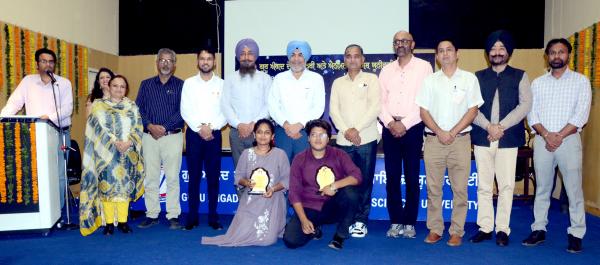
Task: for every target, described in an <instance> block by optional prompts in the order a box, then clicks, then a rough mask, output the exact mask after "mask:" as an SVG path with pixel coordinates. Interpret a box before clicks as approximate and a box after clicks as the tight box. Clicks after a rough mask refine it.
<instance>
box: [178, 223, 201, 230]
mask: <svg viewBox="0 0 600 265" xmlns="http://www.w3.org/2000/svg"><path fill="white" fill-rule="evenodd" d="M197 226H198V221H195V222H189V221H188V222H186V225H185V226H183V227H181V230H188V231H189V230H192V229H194V227H197Z"/></svg>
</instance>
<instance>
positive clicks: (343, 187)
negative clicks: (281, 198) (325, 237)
mask: <svg viewBox="0 0 600 265" xmlns="http://www.w3.org/2000/svg"><path fill="white" fill-rule="evenodd" d="M305 130H306V134H307V135H308V142H309V144H310V148H308V149H306V150H304V151H303V152H301V153H300V154H298V155H297V156H296V157H295V158H294V160H293V161H292V165H291V169H290V184H289V185H290V186H289V195H288V197H289V200H290V203H291V204H292V206H293V207H294V210H295V212H296V215H295V216H294V217H292V219H291V220H290V221H289V223H288V224H287V225H286V227H285V232H284V235H283V242H284V243H285V245H286V246H287V247H288V248H298V247H301V246H304V245H306V244H307V243H308V242H309V241H310V240H312V239H313V238H314V239H320V238H321V236H322V234H321V230H320V228H319V227H320V226H321V224H325V223H337V230H336V233H335V235H334V236H333V239H332V240H331V242H330V243H329V247H331V248H333V249H337V250H339V249H341V248H342V245H343V242H344V239H346V238H348V237H349V232H348V227H349V226H350V225H351V224H352V222H353V221H354V215H355V212H356V209H357V205H358V200H359V195H358V193H357V192H356V190H355V189H354V187H353V186H356V185H358V184H360V182H361V181H362V176H361V173H360V169H359V168H358V167H357V166H356V165H354V163H352V159H350V156H348V154H346V152H344V151H342V150H341V149H338V148H335V147H332V146H328V145H327V144H328V143H329V139H330V137H331V125H329V123H327V122H326V121H324V120H312V121H309V122H308V123H306V127H305ZM317 175H319V177H317ZM327 179H330V181H331V180H333V183H331V184H329V182H330V181H327ZM317 182H319V183H321V185H324V186H322V187H321V188H320V185H319V183H317Z"/></svg>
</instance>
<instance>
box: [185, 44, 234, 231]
mask: <svg viewBox="0 0 600 265" xmlns="http://www.w3.org/2000/svg"><path fill="white" fill-rule="evenodd" d="M214 68H215V52H214V51H213V50H212V49H210V48H203V49H201V50H200V52H198V69H199V70H200V71H199V73H198V74H197V75H195V76H192V77H190V78H188V79H186V80H185V82H184V83H183V90H182V92H181V116H182V117H183V120H185V123H186V124H187V126H188V128H187V130H186V133H185V147H186V148H185V149H186V156H185V158H186V162H187V166H188V176H189V182H188V198H189V199H188V206H189V212H188V215H187V219H186V222H185V227H184V229H185V230H191V229H192V228H193V227H194V226H198V206H199V203H200V198H199V193H200V179H201V178H202V169H203V168H204V172H206V180H207V193H208V225H209V226H210V227H212V228H213V229H215V230H221V229H223V226H222V225H221V224H220V223H219V216H218V214H217V199H218V195H219V178H220V177H221V128H223V126H225V123H226V122H225V116H224V115H223V113H222V112H221V93H222V92H223V79H221V78H219V77H218V76H216V75H215V74H214V73H213V70H214Z"/></svg>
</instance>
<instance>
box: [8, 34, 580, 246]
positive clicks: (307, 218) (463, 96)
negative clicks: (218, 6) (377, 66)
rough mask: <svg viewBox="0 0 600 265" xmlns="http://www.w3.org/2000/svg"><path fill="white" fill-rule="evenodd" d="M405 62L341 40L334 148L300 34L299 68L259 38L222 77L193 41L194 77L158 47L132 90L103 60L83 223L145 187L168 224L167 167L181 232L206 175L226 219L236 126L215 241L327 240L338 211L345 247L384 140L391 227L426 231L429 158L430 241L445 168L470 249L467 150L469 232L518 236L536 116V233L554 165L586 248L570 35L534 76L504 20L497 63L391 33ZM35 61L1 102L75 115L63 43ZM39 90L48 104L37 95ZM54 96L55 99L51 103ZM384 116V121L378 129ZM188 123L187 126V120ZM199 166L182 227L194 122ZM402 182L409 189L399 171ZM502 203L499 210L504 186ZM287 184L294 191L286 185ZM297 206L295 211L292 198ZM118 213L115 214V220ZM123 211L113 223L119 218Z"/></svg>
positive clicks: (540, 235) (493, 53)
mask: <svg viewBox="0 0 600 265" xmlns="http://www.w3.org/2000/svg"><path fill="white" fill-rule="evenodd" d="M391 44H392V47H393V50H394V52H395V55H396V57H397V59H396V60H395V61H393V62H391V63H389V64H387V65H386V66H385V67H384V68H383V69H382V70H381V73H380V74H379V76H377V75H375V74H373V73H368V72H363V71H362V66H363V63H364V60H365V57H364V53H363V49H362V47H361V46H359V45H357V44H351V45H348V46H347V47H346V49H345V50H344V65H345V67H346V68H347V74H346V75H344V76H342V77H340V78H338V79H336V80H335V81H334V82H333V85H332V87H331V95H330V102H329V108H330V113H329V114H330V116H331V120H332V122H333V125H334V126H335V127H336V128H337V130H338V134H337V137H336V140H335V141H336V144H335V145H330V143H329V142H330V140H331V139H332V132H333V129H332V126H331V125H330V124H329V123H328V122H327V121H325V120H321V119H319V118H320V117H321V116H322V114H323V112H324V108H325V85H324V82H323V78H322V76H321V75H319V74H318V73H315V72H313V71H310V70H308V69H307V68H306V63H307V61H308V60H309V58H310V57H311V54H312V50H311V47H310V45H309V44H308V43H307V42H305V41H291V42H289V44H288V46H287V50H286V52H287V57H288V59H289V70H287V71H284V72H282V73H280V74H278V75H276V76H275V77H274V78H271V77H270V76H269V75H267V74H265V73H264V72H262V71H258V70H257V67H256V60H257V58H258V56H259V47H258V44H257V43H256V42H255V41H254V40H252V39H243V40H240V41H239V42H238V44H237V46H236V48H235V53H236V59H237V60H238V62H239V70H237V71H236V72H235V73H231V74H229V75H227V78H226V79H225V80H223V79H221V78H219V77H218V76H217V75H215V74H214V72H213V71H214V68H215V51H214V50H212V49H211V48H202V49H200V51H199V52H198V54H197V67H198V70H199V72H198V74H197V75H195V76H192V77H190V78H188V79H186V80H185V81H184V80H181V79H179V78H177V77H176V76H174V72H175V68H176V62H177V59H176V54H175V52H173V51H172V50H170V49H166V48H165V49H161V50H160V51H159V52H158V54H157V57H156V67H157V70H158V75H157V76H155V77H152V78H149V79H146V80H144V81H142V83H141V85H140V89H139V92H138V95H137V98H136V100H135V102H134V101H132V100H129V99H128V98H127V97H126V95H127V92H128V90H129V85H128V82H127V79H126V78H125V77H123V76H121V75H114V74H113V73H112V72H111V71H110V70H108V69H105V68H103V69H101V70H100V72H99V73H98V75H97V77H96V84H95V86H94V91H93V92H92V94H91V96H90V100H89V101H88V104H89V107H88V115H89V117H88V119H87V125H86V130H85V139H86V140H85V148H84V159H83V179H82V192H81V195H80V201H81V203H80V225H81V233H82V234H83V235H88V234H91V233H93V232H94V231H95V230H96V229H97V228H98V227H100V226H101V225H104V231H103V233H104V234H107V235H110V234H113V232H114V224H115V223H118V225H117V228H118V229H119V230H120V231H121V232H123V233H129V232H131V231H132V230H131V228H130V227H129V226H128V225H127V209H128V205H129V202H130V201H132V200H136V199H137V198H139V197H140V196H141V195H144V201H145V206H146V219H145V220H143V221H142V222H141V223H140V224H139V225H138V227H139V228H148V227H151V226H153V225H156V224H158V223H159V220H158V216H159V213H160V212H161V208H160V204H159V183H160V179H159V178H160V171H161V165H162V168H163V169H164V173H165V177H166V184H167V198H166V218H167V219H168V221H169V227H170V228H171V229H180V228H181V229H184V230H191V229H193V228H194V227H195V226H198V225H199V222H198V206H199V186H200V180H201V178H202V176H203V173H202V172H203V171H204V172H205V176H206V180H207V184H208V189H207V191H208V209H209V210H208V212H209V214H208V223H209V226H210V227H212V228H213V229H215V230H220V229H222V228H223V226H222V225H221V223H220V222H219V218H218V214H217V197H218V191H219V177H220V168H221V149H222V146H221V142H222V139H221V137H222V136H221V129H222V128H223V127H224V126H226V125H227V124H229V126H230V128H231V130H230V133H229V136H228V137H229V142H230V145H231V152H232V156H233V160H234V166H235V181H234V183H235V185H236V187H237V188H238V194H239V196H240V199H239V205H238V209H237V211H236V215H235V217H234V218H233V221H232V223H231V225H230V226H229V228H228V230H227V233H226V234H224V235H221V236H216V237H203V238H202V244H210V245H220V246H247V245H270V244H273V243H275V242H276V240H277V239H278V238H281V237H282V238H283V242H284V243H285V245H286V246H287V247H289V248H297V247H301V246H303V245H305V244H307V243H308V242H310V241H311V240H312V239H320V238H321V237H322V232H321V226H322V225H323V224H327V223H336V224H337V228H336V231H335V234H334V235H333V238H332V240H331V241H330V243H329V246H330V247H331V248H334V249H341V248H342V247H343V243H344V241H345V240H346V239H348V238H349V237H356V238H360V237H365V236H366V235H367V234H368V230H367V224H368V216H369V212H370V205H371V200H370V199H371V191H372V188H373V177H374V171H375V160H376V153H377V143H378V141H379V140H380V138H383V139H382V140H383V151H384V155H385V159H384V161H385V170H386V176H387V179H386V191H387V210H388V213H389V218H390V228H389V230H388V231H387V233H386V236H387V237H391V238H398V237H404V238H415V237H416V235H417V232H416V230H415V224H416V221H417V213H418V208H419V192H420V187H419V175H420V172H419V171H420V160H421V157H423V159H424V161H425V170H426V186H427V228H428V229H429V233H428V234H427V236H426V237H425V242H426V243H431V244H433V243H436V242H438V241H440V240H441V239H442V238H443V234H444V230H445V226H444V220H443V217H442V188H443V183H444V182H445V172H446V170H448V178H449V183H450V184H451V188H452V193H453V209H452V217H451V225H450V227H449V230H448V231H449V240H448V241H447V244H448V245H449V246H459V245H461V244H462V239H463V236H464V234H465V231H464V224H465V220H466V213H467V182H468V178H469V175H470V170H471V151H472V145H473V146H474V150H473V152H474V156H475V160H476V164H477V171H478V178H479V185H478V191H477V194H478V196H477V200H478V205H479V208H478V214H477V224H478V226H479V230H478V232H477V233H476V234H475V235H473V236H472V237H471V238H470V241H471V242H473V243H478V242H482V241H484V240H489V239H491V238H492V232H493V231H495V232H496V244H497V245H499V246H506V245H508V244H509V235H510V213H511V208H512V197H513V191H514V185H515V171H516V160H517V151H518V147H519V146H523V145H525V120H526V119H527V123H528V125H529V126H530V127H531V128H533V130H534V131H535V132H536V134H537V137H535V139H534V143H533V149H534V157H533V160H534V165H535V172H536V196H535V203H534V218H535V221H534V223H533V224H532V226H531V228H532V231H533V232H532V233H531V234H530V235H529V237H528V238H526V239H525V240H523V244H524V245H527V246H532V245H537V244H539V243H541V242H543V241H544V240H545V233H546V225H547V223H548V220H547V213H548V208H549V204H550V194H551V190H552V187H553V182H554V168H555V166H557V165H558V167H559V169H560V171H561V173H562V175H563V181H564V183H565V185H564V187H565V189H566V192H567V195H568V197H569V214H570V217H571V218H570V221H571V226H570V227H569V228H568V230H567V233H568V247H567V250H568V251H570V252H579V251H581V250H582V244H581V240H582V238H583V236H584V235H585V229H586V226H585V210H584V204H583V192H582V187H581V180H582V170H581V168H582V151H581V150H582V148H581V138H580V135H579V132H580V131H581V129H582V127H583V126H584V125H585V124H586V122H587V119H588V115H589V111H590V102H591V88H590V82H589V80H588V79H587V78H586V77H585V76H583V75H581V74H579V73H576V72H573V71H571V70H570V69H569V68H568V61H569V58H570V55H571V50H572V48H571V45H570V44H569V42H568V41H567V40H565V39H553V40H551V41H549V42H548V44H547V46H546V49H545V54H546V56H547V58H548V64H549V66H550V71H549V72H548V73H546V74H544V75H543V76H541V77H539V78H537V79H535V80H534V81H533V82H532V83H531V84H530V82H529V78H528V76H527V74H526V73H525V72H524V71H523V70H520V69H517V68H513V67H511V66H509V65H508V61H509V59H510V58H511V56H512V53H513V50H514V48H515V44H514V41H513V39H512V36H511V35H510V33H508V32H506V31H496V32H493V33H492V34H490V35H489V37H488V38H487V41H486V43H485V53H486V56H487V59H488V60H489V63H490V66H489V67H488V68H486V69H483V70H481V71H478V72H476V73H470V72H468V71H465V70H462V69H460V68H458V60H459V51H458V47H457V46H456V43H455V42H453V41H452V40H449V39H445V40H442V41H440V42H439V43H438V45H437V47H436V49H435V58H436V61H437V63H438V64H439V65H440V70H439V71H436V72H433V68H432V66H431V64H430V63H428V62H426V61H424V60H422V59H419V58H417V57H416V56H414V54H413V50H414V48H415V40H414V39H413V36H412V35H411V34H410V33H409V32H406V31H400V32H397V33H396V34H395V35H394V37H393V41H392V43H391ZM36 61H37V64H38V72H39V73H38V74H35V75H30V76H27V77H26V78H25V79H24V80H23V81H22V82H21V84H20V85H19V86H18V87H17V88H16V89H15V92H14V93H13V95H11V97H10V98H9V100H8V103H7V106H5V107H4V109H3V110H2V115H11V114H14V113H16V112H17V111H18V110H19V109H21V107H22V106H23V104H25V105H26V109H27V112H28V115H36V116H40V117H42V118H45V119H50V120H52V121H53V122H55V123H56V122H57V121H58V120H59V119H60V120H62V123H61V124H62V126H67V128H66V129H67V130H66V132H67V133H68V131H69V130H68V126H69V125H70V118H69V117H70V114H71V112H72V99H71V94H70V93H71V89H70V83H69V81H68V80H66V79H64V78H62V77H58V76H56V78H57V82H56V86H55V83H54V82H51V81H50V78H49V76H48V73H49V72H50V73H51V72H52V71H53V69H54V62H55V61H56V55H54V53H53V52H52V51H50V50H47V49H41V50H39V51H38V52H36ZM52 89H59V90H60V91H61V94H62V95H63V96H64V95H66V96H64V97H61V100H60V101H59V102H60V103H61V105H60V106H57V107H56V108H59V109H61V110H62V111H61V112H59V113H61V114H62V116H60V117H57V116H56V115H55V114H54V113H55V112H54V109H55V105H54V103H53V102H52V104H50V102H46V101H47V98H48V97H47V96H44V95H46V94H47V93H49V92H48V91H52ZM42 101H43V102H42ZM46 108H47V109H46ZM378 123H381V124H382V125H383V132H382V133H381V134H380V133H379V131H378V128H377V125H378ZM184 124H187V129H184ZM184 132H185V149H186V157H185V158H186V160H187V165H188V176H189V187H188V195H189V196H188V198H189V201H188V202H189V212H188V214H187V216H186V219H185V220H184V221H183V226H182V225H180V220H179V216H180V214H181V208H180V204H179V195H180V191H179V171H180V167H181V159H182V151H183V150H182V148H183V135H182V134H183V133H184ZM260 174H263V175H264V174H266V175H267V176H268V181H267V183H268V184H267V186H266V187H263V188H264V190H263V192H262V193H260V194H256V193H252V192H250V191H253V190H254V189H257V188H258V187H257V185H259V184H260V185H262V183H263V182H259V181H257V180H256V179H255V178H254V177H255V175H260ZM403 175H404V181H405V183H406V189H405V192H404V194H402V190H401V188H400V183H401V180H402V176H403ZM495 182H496V183H497V191H498V206H497V210H496V213H495V214H494V207H493V190H494V189H493V187H494V183H495ZM286 191H287V199H286V196H285V193H286ZM286 200H289V204H290V205H291V206H292V207H293V209H294V211H295V214H294V216H293V217H291V218H290V219H289V221H288V222H287V224H286V213H287V204H286ZM115 213H116V218H115ZM115 221H116V222H115Z"/></svg>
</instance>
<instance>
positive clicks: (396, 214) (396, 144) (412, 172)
mask: <svg viewBox="0 0 600 265" xmlns="http://www.w3.org/2000/svg"><path fill="white" fill-rule="evenodd" d="M424 128H425V125H423V123H422V122H421V123H419V124H417V125H415V126H413V127H411V128H410V129H409V130H408V131H407V132H406V134H405V135H404V136H402V137H400V138H395V137H394V136H393V135H392V134H391V133H390V130H388V129H387V128H383V133H382V137H383V153H384V155H385V158H384V161H385V171H386V178H387V181H386V186H385V190H386V192H387V210H388V214H389V216H390V223H392V224H404V225H414V224H415V223H416V222H417V214H418V213H419V194H420V188H419V171H420V166H421V150H422V148H423V130H424ZM402 167H404V181H405V183H406V186H405V187H406V191H405V192H406V194H405V197H404V198H405V200H406V203H405V204H404V205H403V203H402V190H401V189H400V183H401V178H402Z"/></svg>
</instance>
